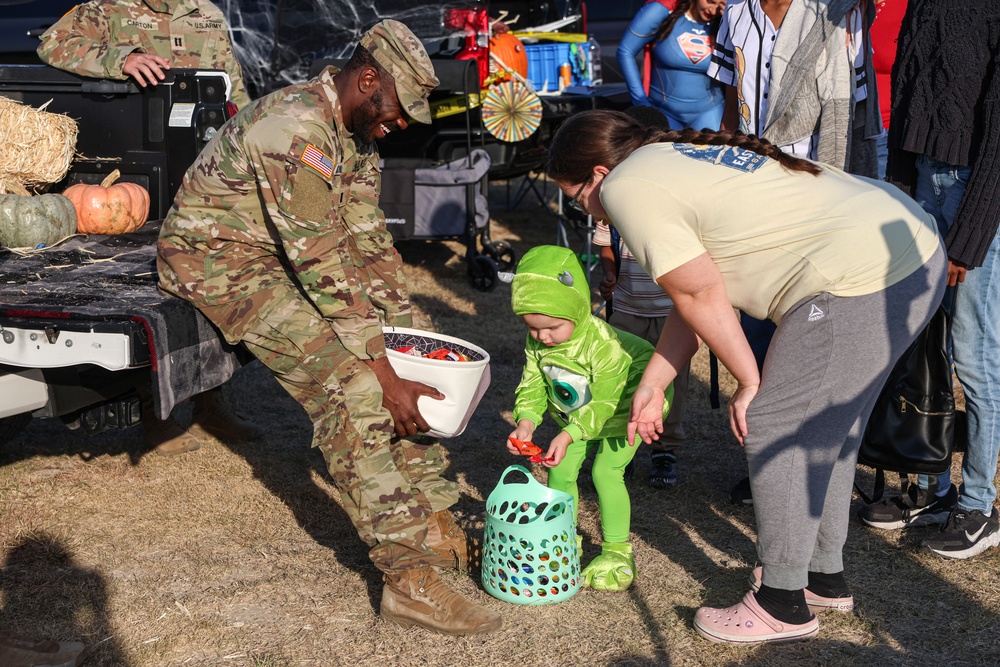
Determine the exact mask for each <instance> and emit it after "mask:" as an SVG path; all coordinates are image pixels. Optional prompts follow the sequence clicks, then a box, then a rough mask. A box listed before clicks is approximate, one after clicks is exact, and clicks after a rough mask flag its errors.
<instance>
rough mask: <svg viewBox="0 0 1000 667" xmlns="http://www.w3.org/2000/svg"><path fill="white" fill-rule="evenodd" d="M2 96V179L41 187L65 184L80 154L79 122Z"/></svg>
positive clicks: (0, 126) (0, 140)
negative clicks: (67, 175) (75, 154)
mask: <svg viewBox="0 0 1000 667" xmlns="http://www.w3.org/2000/svg"><path fill="white" fill-rule="evenodd" d="M44 108H45V107H44V106H43V107H42V109H36V108H34V107H31V106H27V105H25V104H21V103H20V102H17V101H15V100H12V99H9V98H7V97H2V96H0V180H6V181H16V182H18V183H21V184H23V185H25V186H27V187H38V186H41V185H46V184H50V183H56V182H58V181H61V180H62V179H63V177H65V176H66V172H67V171H69V163H70V161H71V160H72V159H73V155H74V153H75V152H76V135H77V132H78V129H77V125H76V121H75V120H73V119H72V118H70V117H69V116H65V115H63V114H58V113H51V112H49V111H44V110H43V109H44Z"/></svg>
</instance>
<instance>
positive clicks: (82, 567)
mask: <svg viewBox="0 0 1000 667" xmlns="http://www.w3.org/2000/svg"><path fill="white" fill-rule="evenodd" d="M493 194H494V198H497V196H498V195H502V194H503V192H502V190H497V191H495V192H494V193H493ZM500 199H502V196H501V197H500ZM494 217H495V218H496V222H495V223H494V227H493V229H494V237H497V238H506V239H508V240H510V241H511V242H512V243H513V244H514V245H515V247H516V248H517V249H518V250H519V252H523V251H524V250H526V249H527V248H528V247H530V246H532V245H536V244H539V243H551V242H554V240H555V238H556V231H555V221H554V219H553V218H552V217H550V216H548V215H547V214H546V213H545V211H544V210H543V209H541V208H540V207H537V206H532V205H531V203H530V202H525V203H524V204H523V205H522V206H521V207H519V208H518V209H515V210H514V211H513V212H505V211H504V210H503V207H502V206H501V205H496V203H495V206H494ZM460 249H461V247H460V246H459V245H457V244H453V243H447V244H446V243H415V244H408V245H404V246H403V247H402V248H401V250H402V252H403V255H404V257H405V259H406V261H407V264H408V267H409V276H410V279H411V282H412V291H413V302H414V304H415V306H416V309H417V311H418V318H417V325H418V326H421V327H425V328H431V329H435V330H438V331H441V332H445V333H448V334H452V335H456V336H459V337H462V338H467V339H470V340H473V341H476V342H477V343H479V344H480V345H482V346H483V347H485V348H486V349H487V350H489V351H490V353H491V355H492V357H493V366H492V369H493V378H494V381H493V386H492V387H491V389H490V392H489V393H488V394H487V396H486V397H485V399H484V400H483V403H482V404H481V405H480V407H479V410H478V411H477V413H476V416H475V418H474V419H473V421H472V423H471V425H470V427H469V429H468V431H467V432H466V433H465V434H464V435H462V436H461V437H459V438H455V439H452V440H450V441H448V442H447V447H448V450H449V451H450V464H451V473H452V474H453V475H454V477H455V478H457V479H458V480H459V481H460V482H461V485H462V499H461V502H460V504H459V505H458V507H457V510H458V513H459V515H460V517H461V521H462V522H463V523H464V524H465V525H466V526H468V527H469V529H470V530H471V531H472V532H477V531H480V530H481V529H482V524H483V520H484V516H483V511H484V509H483V508H484V502H483V501H484V499H485V498H486V496H487V495H488V494H489V492H490V490H491V489H492V488H493V486H494V485H495V484H496V482H497V480H498V478H499V475H500V472H501V471H502V470H503V469H504V468H505V467H506V466H507V465H509V464H511V463H514V462H515V461H514V460H513V459H512V458H511V457H510V456H509V455H508V454H507V453H506V450H505V448H504V439H505V436H506V434H507V433H508V432H509V430H510V422H511V416H510V408H511V403H512V393H513V389H514V387H515V385H516V383H517V380H518V378H519V375H520V363H521V354H522V342H523V337H524V331H523V329H522V328H521V326H520V325H519V323H518V322H517V321H516V320H515V318H514V316H513V315H512V314H511V313H510V310H509V304H508V299H509V290H508V288H507V287H506V286H502V285H501V286H500V287H499V288H498V289H496V290H495V291H493V292H491V293H485V294H484V293H479V292H476V291H474V290H472V289H471V287H470V286H469V284H468V282H467V281H466V278H465V264H464V262H463V260H462V259H461V258H460V256H459V255H458V254H457V252H458V251H459V250H460ZM707 377H708V373H707V363H706V355H705V354H704V352H702V353H701V354H700V355H699V357H698V358H697V359H696V364H695V372H694V377H693V379H692V397H691V399H690V400H689V412H688V415H687V420H686V424H687V431H688V435H689V441H688V443H687V444H686V445H685V447H684V449H683V450H682V452H681V464H680V474H681V479H682V483H681V485H680V486H679V487H678V488H677V489H676V490H673V491H656V490H652V489H650V488H648V487H647V486H645V484H644V479H645V477H646V474H647V470H648V461H647V452H645V451H640V454H639V457H638V461H639V464H638V470H637V474H636V478H635V480H634V481H633V482H631V485H630V489H631V492H632V503H633V516H634V519H633V526H632V530H633V535H632V542H633V544H634V546H635V550H636V558H637V562H638V567H639V578H638V581H637V584H636V585H635V586H634V587H633V588H632V589H631V590H629V591H628V592H626V593H598V592H594V591H589V590H584V591H581V592H580V593H579V594H578V595H577V596H576V597H574V598H573V599H571V600H569V601H567V602H565V603H562V604H557V605H549V606H542V607H524V606H515V605H510V604H507V603H504V602H501V601H499V600H495V599H493V598H491V597H489V596H488V595H486V594H485V593H484V592H483V591H482V589H481V588H480V587H479V586H478V583H477V582H475V581H474V580H472V579H469V578H458V577H456V578H454V579H453V580H452V581H453V583H454V585H455V586H456V587H458V588H459V589H461V590H462V591H464V592H465V593H467V594H469V595H471V596H472V597H474V598H475V599H477V600H479V601H481V602H483V603H485V604H487V605H489V606H490V607H492V608H493V609H496V610H498V611H500V612H502V613H503V615H504V619H505V622H506V628H505V630H504V631H503V632H501V633H499V634H495V635H490V636H487V637H475V638H450V637H441V636H437V635H432V634H429V633H426V632H423V631H421V630H418V629H411V630H403V629H400V628H397V627H395V626H392V625H389V624H387V623H383V622H382V621H380V619H379V617H378V613H377V612H378V600H379V595H380V589H381V582H380V579H379V577H378V575H377V573H376V571H375V570H374V568H373V567H372V566H371V564H370V563H369V561H368V559H367V556H366V549H365V548H363V545H362V544H361V542H360V540H358V538H357V536H356V534H355V532H354V530H353V528H352V527H351V525H350V524H349V523H348V521H347V518H346V516H345V514H344V512H343V510H342V509H341V507H340V505H339V504H338V502H339V501H338V498H337V493H336V491H335V489H334V488H333V486H332V484H331V482H330V479H329V476H328V475H327V474H326V472H325V470H324V468H323V462H322V459H321V457H320V455H319V454H318V452H315V451H313V450H311V449H310V448H309V441H310V428H309V423H308V422H307V421H306V419H305V417H304V415H303V414H302V413H301V412H300V411H299V409H298V407H297V406H296V405H295V403H294V402H292V401H291V400H290V399H289V398H288V397H287V396H286V395H285V394H284V393H283V392H282V391H281V389H280V388H279V387H278V385H277V384H276V383H275V382H274V381H273V380H272V378H271V377H270V376H269V375H268V374H267V373H266V372H265V371H264V370H262V369H261V368H260V367H248V368H245V369H243V370H242V371H241V372H240V374H239V375H238V377H237V378H236V380H235V381H234V382H232V383H231V385H230V386H229V387H228V388H227V391H228V393H229V397H230V399H231V401H232V402H233V403H234V404H235V405H236V406H237V408H238V410H240V411H241V412H243V413H244V414H247V415H250V416H252V417H253V419H254V420H255V421H256V422H257V423H258V424H261V425H264V426H265V427H266V429H267V437H266V438H265V439H264V440H263V441H261V442H255V443H245V444H239V445H234V446H226V445H223V444H222V443H219V442H209V443H207V444H206V445H205V446H204V447H202V449H201V450H200V451H197V452H194V453H191V454H187V455H185V456H182V457H179V458H177V459H171V460H167V459H163V458H159V457H157V456H153V455H151V452H150V451H149V450H148V448H147V447H146V446H145V445H144V444H143V442H142V440H141V438H140V435H139V433H138V431H137V430H135V429H133V430H131V431H129V432H111V433H106V434H103V435H101V436H98V437H87V436H85V435H83V434H81V433H80V432H73V431H69V430H66V429H65V428H64V427H62V426H61V424H59V423H58V422H54V421H51V420H47V421H38V420H36V421H35V422H34V423H32V424H31V425H29V427H28V428H27V430H26V431H25V432H24V433H23V434H22V435H21V436H19V437H18V438H16V439H15V440H14V441H13V442H10V443H8V444H7V445H5V446H4V447H3V449H2V450H0V548H2V552H0V626H3V627H5V628H6V629H8V630H9V631H11V632H13V633H16V634H19V635H23V636H27V637H56V638H64V639H71V638H76V639H81V640H83V641H85V642H86V643H87V644H88V645H90V646H91V647H92V648H91V650H92V656H91V658H90V660H89V662H88V663H87V664H88V665H95V666H96V665H123V666H124V665H127V666H129V667H160V666H165V665H233V666H241V667H242V666H248V667H249V666H254V667H286V666H287V667H290V666H293V665H296V666H297V665H302V666H306V665H323V666H325V665H351V666H353V667H361V666H374V667H384V666H386V665H441V666H452V665H525V666H534V665H574V666H579V665H782V666H785V665H790V664H791V665H831V666H835V665H845V666H846V665H946V664H947V665H996V664H1000V645H998V643H997V642H996V639H995V629H996V627H997V626H998V624H1000V575H998V571H1000V552H998V551H996V550H993V551H991V552H989V553H987V554H984V555H982V556H980V557H979V558H976V559H974V560H972V561H970V562H947V561H943V560H939V559H937V558H934V557H932V556H930V555H929V554H926V553H924V552H921V551H919V550H918V545H919V541H920V539H921V538H922V537H923V536H925V535H927V534H928V530H930V529H927V530H924V529H919V530H915V531H913V532H909V533H904V534H887V533H881V532H876V531H872V530H867V529H864V528H862V527H860V526H858V525H852V526H851V533H850V537H849V540H848V545H847V553H846V559H847V571H848V575H849V579H850V581H851V582H852V584H853V589H854V593H855V598H856V601H857V611H856V613H854V614H848V615H836V614H828V615H826V616H824V617H823V618H822V624H821V629H820V634H819V637H818V638H817V639H815V640H813V641H810V642H804V643H799V644H789V645H777V646H765V647H759V648H730V647H724V646H718V645H714V644H710V643H708V642H706V641H704V640H702V639H700V638H699V637H698V636H697V635H696V634H695V633H694V631H693V630H692V628H691V620H692V616H693V614H694V610H695V609H696V608H697V607H698V606H700V605H702V604H713V605H726V604H729V603H732V602H734V601H735V600H737V599H738V598H739V597H740V596H741V595H742V594H743V593H744V592H745V591H746V589H747V574H748V573H749V571H750V568H751V567H752V566H753V564H754V561H755V551H754V544H753V540H754V518H753V512H752V510H751V509H749V508H744V507H736V506H733V505H730V504H729V503H728V501H727V492H728V489H729V488H730V486H731V485H732V484H733V483H734V482H735V481H737V480H738V479H739V478H740V477H741V476H742V475H743V474H744V471H745V464H744V459H743V455H742V452H741V451H740V448H739V447H738V445H737V444H736V443H735V441H734V440H733V438H732V437H731V436H730V435H729V434H728V431H727V429H726V427H725V419H724V411H721V410H720V411H713V410H711V409H710V408H709V405H708V398H707V387H706V384H707ZM730 386H731V385H730V383H729V381H728V378H727V377H726V376H725V374H723V393H724V394H725V393H726V392H727V390H728V389H729V388H730ZM723 398H724V399H725V396H724V397H723ZM188 418H189V414H188V413H187V412H185V411H184V410H182V411H180V414H179V419H180V420H181V421H182V422H183V421H185V420H186V419H188ZM544 434H547V435H553V433H552V432H551V431H545V432H544ZM540 439H541V438H540ZM535 472H536V475H537V476H538V477H539V478H540V479H544V472H543V471H542V470H541V469H537V470H536V471H535ZM859 475H860V476H861V477H862V478H863V480H864V481H865V482H868V483H869V484H870V479H869V478H870V475H869V471H866V470H864V469H862V470H860V471H859ZM582 505H583V506H582V509H581V528H582V531H583V533H584V535H585V540H586V544H585V548H584V551H585V556H584V561H585V562H586V561H587V560H589V559H590V558H593V557H594V556H595V555H596V554H597V552H598V550H599V546H598V545H599V542H600V535H599V532H598V523H597V521H596V511H597V508H596V498H595V496H594V494H593V492H592V491H588V490H586V489H584V492H583V503H582ZM0 667H2V666H0Z"/></svg>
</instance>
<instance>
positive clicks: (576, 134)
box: [546, 109, 822, 183]
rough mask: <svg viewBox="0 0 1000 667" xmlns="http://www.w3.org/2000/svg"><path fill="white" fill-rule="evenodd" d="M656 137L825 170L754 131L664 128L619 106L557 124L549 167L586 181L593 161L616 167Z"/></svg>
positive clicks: (570, 179) (560, 175) (563, 177)
mask: <svg viewBox="0 0 1000 667" xmlns="http://www.w3.org/2000/svg"><path fill="white" fill-rule="evenodd" d="M656 143H682V144H708V145H711V146H736V147H738V148H743V149H746V150H749V151H753V152H754V153H757V154H758V155H763V156H764V157H769V158H771V159H772V160H774V161H776V162H777V163H778V164H780V165H781V166H783V167H784V168H785V169H787V170H788V171H801V172H805V173H807V174H812V175H814V176H815V175H817V174H819V173H820V172H821V171H822V169H821V168H820V167H819V166H818V165H816V164H814V163H812V162H810V161H809V160H804V159H802V158H799V157H796V156H794V155H791V154H789V153H785V152H784V151H782V150H781V149H780V148H778V147H777V146H775V145H774V144H772V143H771V142H770V141H768V140H767V139H763V138H761V137H758V136H756V135H753V134H743V133H742V132H734V131H728V130H708V129H705V130H695V129H693V128H685V129H683V130H669V131H665V130H662V129H660V128H658V127H648V126H646V125H643V124H642V123H640V122H639V121H637V120H635V119H634V118H632V117H630V116H629V115H627V114H624V113H621V112H619V111H608V110H606V109H597V110H593V111H581V112H580V113H577V114H574V115H573V116H570V117H569V118H568V119H567V120H566V121H565V122H564V123H563V124H562V125H561V126H560V127H559V130H558V131H557V132H556V135H555V137H554V138H553V139H552V143H551V145H550V146H549V159H548V164H547V165H546V173H548V175H549V177H550V178H553V179H555V180H557V181H562V182H564V183H584V182H586V181H587V180H588V179H589V178H590V176H591V173H592V172H593V169H594V167H596V166H598V165H602V166H604V167H607V168H608V169H609V170H610V169H614V168H615V167H617V166H618V165H619V164H621V163H622V162H624V161H625V158H627V157H628V156H629V155H631V154H632V153H633V152H634V151H636V150H637V149H639V148H642V147H643V146H646V145H647V144H656Z"/></svg>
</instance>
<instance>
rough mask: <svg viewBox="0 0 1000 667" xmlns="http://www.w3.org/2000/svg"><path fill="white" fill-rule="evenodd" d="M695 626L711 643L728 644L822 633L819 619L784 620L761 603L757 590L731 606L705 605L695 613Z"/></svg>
mask: <svg viewBox="0 0 1000 667" xmlns="http://www.w3.org/2000/svg"><path fill="white" fill-rule="evenodd" d="M694 629H695V630H696V631H697V632H698V634H699V635H701V636H702V637H704V638H705V639H707V640H709V641H711V642H717V643H725V644H760V643H764V642H790V641H795V640H798V639H807V638H809V637H812V636H814V635H815V634H816V633H817V632H819V620H817V618H816V617H815V616H813V617H812V618H811V619H809V621H808V622H807V623H802V624H801V625H794V624H792V623H782V622H781V621H779V620H778V619H776V618H774V617H773V616H771V615H770V614H768V613H767V612H766V611H764V609H763V608H762V607H761V606H760V605H759V604H757V600H756V599H755V598H754V595H753V592H752V591H751V592H750V593H747V594H746V595H745V596H744V597H743V601H742V602H740V603H739V604H736V605H734V606H732V607H729V608H728V609H713V608H712V607H702V608H701V609H699V610H698V611H697V612H695V615H694Z"/></svg>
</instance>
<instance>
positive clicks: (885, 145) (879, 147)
mask: <svg viewBox="0 0 1000 667" xmlns="http://www.w3.org/2000/svg"><path fill="white" fill-rule="evenodd" d="M875 156H876V158H877V159H878V178H879V180H880V181H884V180H885V168H886V165H887V164H889V130H882V134H880V135H878V140H877V141H876V142H875Z"/></svg>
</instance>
